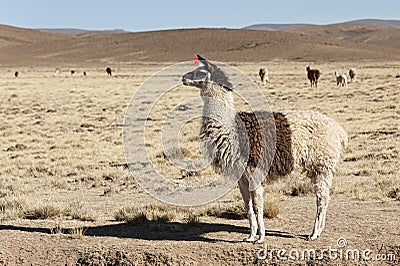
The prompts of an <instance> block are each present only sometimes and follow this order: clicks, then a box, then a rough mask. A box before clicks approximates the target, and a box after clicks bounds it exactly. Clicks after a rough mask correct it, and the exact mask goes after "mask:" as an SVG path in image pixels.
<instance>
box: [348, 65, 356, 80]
mask: <svg viewBox="0 0 400 266" xmlns="http://www.w3.org/2000/svg"><path fill="white" fill-rule="evenodd" d="M349 76H350V79H351V83H353V82H356V81H357V73H356V70H355V69H354V68H350V70H349Z"/></svg>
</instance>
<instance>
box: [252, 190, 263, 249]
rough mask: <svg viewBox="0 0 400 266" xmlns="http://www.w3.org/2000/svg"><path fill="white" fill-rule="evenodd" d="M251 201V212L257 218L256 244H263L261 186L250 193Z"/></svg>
mask: <svg viewBox="0 0 400 266" xmlns="http://www.w3.org/2000/svg"><path fill="white" fill-rule="evenodd" d="M250 195H251V201H252V203H253V210H254V212H255V214H256V217H257V225H258V231H259V235H260V237H259V238H258V240H257V243H263V242H264V238H265V226H264V188H263V186H262V185H260V186H258V187H257V188H256V189H255V190H254V191H251V192H250Z"/></svg>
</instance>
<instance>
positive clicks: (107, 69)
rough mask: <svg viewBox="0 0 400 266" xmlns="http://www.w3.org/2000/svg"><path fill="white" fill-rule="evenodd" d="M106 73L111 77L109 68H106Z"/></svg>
mask: <svg viewBox="0 0 400 266" xmlns="http://www.w3.org/2000/svg"><path fill="white" fill-rule="evenodd" d="M106 72H107V74H108V75H109V76H112V70H111V68H109V67H107V68H106Z"/></svg>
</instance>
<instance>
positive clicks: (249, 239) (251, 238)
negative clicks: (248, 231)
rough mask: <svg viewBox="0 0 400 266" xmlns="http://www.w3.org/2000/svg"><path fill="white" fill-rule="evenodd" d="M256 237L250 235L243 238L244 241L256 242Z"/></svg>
mask: <svg viewBox="0 0 400 266" xmlns="http://www.w3.org/2000/svg"><path fill="white" fill-rule="evenodd" d="M255 240H256V239H255V237H254V236H249V237H246V238H245V239H243V242H254V241H255Z"/></svg>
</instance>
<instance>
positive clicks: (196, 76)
mask: <svg viewBox="0 0 400 266" xmlns="http://www.w3.org/2000/svg"><path fill="white" fill-rule="evenodd" d="M194 76H195V78H204V77H205V76H206V73H204V72H196V73H195V75H194Z"/></svg>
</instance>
